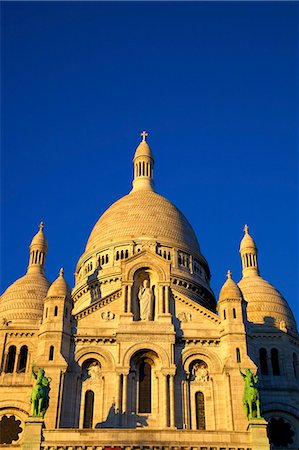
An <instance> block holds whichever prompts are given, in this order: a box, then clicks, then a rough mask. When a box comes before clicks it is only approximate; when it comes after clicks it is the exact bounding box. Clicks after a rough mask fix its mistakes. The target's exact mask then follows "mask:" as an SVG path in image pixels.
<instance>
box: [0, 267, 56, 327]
mask: <svg viewBox="0 0 299 450" xmlns="http://www.w3.org/2000/svg"><path fill="white" fill-rule="evenodd" d="M49 286H50V282H49V281H48V280H47V278H46V277H45V276H44V274H43V273H40V272H35V273H27V274H26V275H24V276H23V277H22V278H19V279H18V280H16V281H15V282H14V283H13V284H12V285H11V286H9V287H8V288H7V289H6V291H5V292H4V293H3V295H2V297H1V300H0V320H1V321H3V320H4V319H6V320H11V321H12V323H13V324H14V323H15V322H19V321H22V323H26V322H28V321H29V322H32V321H37V320H40V319H41V318H42V315H43V308H44V298H45V297H46V294H47V291H48V289H49Z"/></svg>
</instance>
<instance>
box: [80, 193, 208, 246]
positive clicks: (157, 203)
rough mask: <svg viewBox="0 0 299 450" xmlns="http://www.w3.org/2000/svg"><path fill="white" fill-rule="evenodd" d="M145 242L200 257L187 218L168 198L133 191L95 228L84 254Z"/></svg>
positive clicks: (111, 209) (112, 208)
mask: <svg viewBox="0 0 299 450" xmlns="http://www.w3.org/2000/svg"><path fill="white" fill-rule="evenodd" d="M142 238H144V239H154V240H159V242H162V243H163V244H169V245H171V246H175V247H179V248H181V249H182V250H186V251H188V252H191V253H195V254H200V249H199V244H198V241H197V238H196V236H195V233H194V231H193V229H192V227H191V225H190V224H189V222H188V221H187V219H186V218H185V216H184V215H183V214H182V213H181V212H180V211H179V210H178V209H177V208H176V207H175V206H174V205H173V204H172V203H171V202H170V201H168V200H166V198H164V197H162V196H161V195H159V194H157V193H155V192H153V191H149V190H137V191H132V192H131V193H130V194H128V195H126V196H125V197H122V198H121V199H120V200H118V201H117V202H115V203H113V204H112V205H111V206H110V208H108V209H107V210H106V212H105V213H104V214H103V215H102V216H101V217H100V219H99V220H98V222H97V223H96V225H95V226H94V228H93V230H92V232H91V234H90V237H89V239H88V242H87V245H86V250H85V251H86V252H89V251H92V250H94V249H96V248H100V247H103V246H105V245H111V244H114V243H116V242H121V241H124V240H134V239H142Z"/></svg>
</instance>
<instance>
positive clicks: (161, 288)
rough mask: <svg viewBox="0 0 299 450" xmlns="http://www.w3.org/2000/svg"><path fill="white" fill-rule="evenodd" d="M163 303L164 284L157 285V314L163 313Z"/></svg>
mask: <svg viewBox="0 0 299 450" xmlns="http://www.w3.org/2000/svg"><path fill="white" fill-rule="evenodd" d="M163 304H164V286H159V305H158V314H159V315H161V314H163V309H164V308H163Z"/></svg>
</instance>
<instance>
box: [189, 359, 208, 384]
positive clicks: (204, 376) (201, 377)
mask: <svg viewBox="0 0 299 450" xmlns="http://www.w3.org/2000/svg"><path fill="white" fill-rule="evenodd" d="M191 373H192V381H199V382H201V383H206V382H207V381H209V371H208V366H207V365H206V363H205V362H203V361H197V362H196V363H195V364H194V365H193V367H192V371H191Z"/></svg>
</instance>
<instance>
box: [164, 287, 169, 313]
mask: <svg viewBox="0 0 299 450" xmlns="http://www.w3.org/2000/svg"><path fill="white" fill-rule="evenodd" d="M164 294H165V299H164V301H165V314H169V287H168V286H165V287H164Z"/></svg>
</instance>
